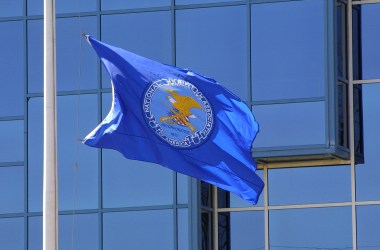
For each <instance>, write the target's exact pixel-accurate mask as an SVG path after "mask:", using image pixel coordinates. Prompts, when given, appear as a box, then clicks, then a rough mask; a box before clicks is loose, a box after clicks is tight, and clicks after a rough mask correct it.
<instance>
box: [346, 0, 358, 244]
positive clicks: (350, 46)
mask: <svg viewBox="0 0 380 250" xmlns="http://www.w3.org/2000/svg"><path fill="white" fill-rule="evenodd" d="M352 13H353V12H352V0H348V2H347V26H348V30H347V34H348V83H349V84H348V110H349V111H348V116H349V145H350V146H349V148H350V165H351V207H352V213H351V216H352V247H353V248H352V249H353V250H356V249H357V231H356V224H357V223H356V203H355V202H356V178H355V148H354V147H355V141H354V140H355V138H354V135H355V131H354V84H353V81H354V79H353V34H352V33H353V32H352V27H353V25H352Z"/></svg>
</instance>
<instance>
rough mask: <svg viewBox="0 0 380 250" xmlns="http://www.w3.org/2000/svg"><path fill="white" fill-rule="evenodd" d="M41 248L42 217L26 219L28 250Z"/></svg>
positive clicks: (39, 249)
mask: <svg viewBox="0 0 380 250" xmlns="http://www.w3.org/2000/svg"><path fill="white" fill-rule="evenodd" d="M41 249H43V248H42V216H35V217H29V219H28V250H41Z"/></svg>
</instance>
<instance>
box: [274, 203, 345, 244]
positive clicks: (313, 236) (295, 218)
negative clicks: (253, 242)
mask: <svg viewBox="0 0 380 250" xmlns="http://www.w3.org/2000/svg"><path fill="white" fill-rule="evenodd" d="M269 235H270V239H269V244H270V249H275V250H278V249H279V250H283V249H305V248H309V249H351V248H352V223H351V206H349V207H331V208H307V209H290V210H272V211H270V212H269Z"/></svg>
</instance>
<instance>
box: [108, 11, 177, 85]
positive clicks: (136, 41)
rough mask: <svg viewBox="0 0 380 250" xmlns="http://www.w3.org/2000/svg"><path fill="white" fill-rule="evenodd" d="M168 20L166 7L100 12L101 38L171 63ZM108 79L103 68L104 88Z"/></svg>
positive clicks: (168, 13)
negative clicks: (160, 8)
mask: <svg viewBox="0 0 380 250" xmlns="http://www.w3.org/2000/svg"><path fill="white" fill-rule="evenodd" d="M170 20H171V19H170V12H169V11H159V12H146V13H131V14H122V15H105V16H102V40H103V41H104V42H106V43H109V44H112V45H114V46H117V47H120V48H123V49H126V50H129V51H131V52H133V53H136V54H139V55H141V56H145V57H148V58H150V59H153V60H156V61H159V62H161V63H166V64H171V60H172V51H171V28H170V27H171V24H170ZM120 24H123V25H122V26H120ZM114 27H119V28H118V32H115V31H114ZM144 41H146V42H144ZM109 79H110V78H109V76H108V73H107V72H106V71H105V70H104V71H103V86H104V87H105V88H109V87H110V80H109Z"/></svg>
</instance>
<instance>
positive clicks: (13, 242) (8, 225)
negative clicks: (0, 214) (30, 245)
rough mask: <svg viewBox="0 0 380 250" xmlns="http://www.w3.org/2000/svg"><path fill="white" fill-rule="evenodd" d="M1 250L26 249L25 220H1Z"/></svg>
mask: <svg viewBox="0 0 380 250" xmlns="http://www.w3.org/2000/svg"><path fill="white" fill-rule="evenodd" d="M0 245H1V249H12V250H23V249H24V218H23V217H21V218H0Z"/></svg>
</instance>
